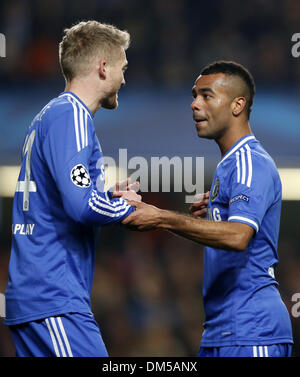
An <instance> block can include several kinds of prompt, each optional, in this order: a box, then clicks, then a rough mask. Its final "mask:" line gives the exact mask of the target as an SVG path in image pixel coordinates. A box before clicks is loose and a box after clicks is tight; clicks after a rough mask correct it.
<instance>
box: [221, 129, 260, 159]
mask: <svg viewBox="0 0 300 377" xmlns="http://www.w3.org/2000/svg"><path fill="white" fill-rule="evenodd" d="M249 140H256V139H255V136H254V135H253V134H248V135H246V136H243V137H242V138H241V139H239V140H238V141H237V142H236V143H235V144H233V146H232V147H231V148H230V149H229V150H228V151H227V152H226V153H225V156H224V157H223V158H222V160H221V161H220V162H219V163H218V166H219V165H221V164H222V162H223V161H225V160H226V159H227V158H228V157H229V156H231V155H232V153H234V152H235V151H236V150H238V149H239V148H241V146H242V145H244V144H245V143H247V141H249Z"/></svg>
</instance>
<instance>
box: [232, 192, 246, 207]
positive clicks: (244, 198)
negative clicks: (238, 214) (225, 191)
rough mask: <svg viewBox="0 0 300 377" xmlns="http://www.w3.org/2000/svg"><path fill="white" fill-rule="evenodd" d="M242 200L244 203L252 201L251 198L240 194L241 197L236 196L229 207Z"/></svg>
mask: <svg viewBox="0 0 300 377" xmlns="http://www.w3.org/2000/svg"><path fill="white" fill-rule="evenodd" d="M240 200H243V201H245V202H247V203H248V202H249V200H250V198H249V196H247V195H243V194H239V195H236V196H234V197H233V198H232V199H231V200H230V202H229V205H231V204H232V203H235V202H238V201H240Z"/></svg>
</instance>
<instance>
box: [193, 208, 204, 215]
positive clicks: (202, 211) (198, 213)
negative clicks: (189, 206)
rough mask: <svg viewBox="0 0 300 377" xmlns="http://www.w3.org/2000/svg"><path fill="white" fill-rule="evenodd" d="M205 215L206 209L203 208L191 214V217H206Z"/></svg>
mask: <svg viewBox="0 0 300 377" xmlns="http://www.w3.org/2000/svg"><path fill="white" fill-rule="evenodd" d="M206 213H207V208H203V209H200V210H199V211H195V212H193V216H196V217H204V216H206Z"/></svg>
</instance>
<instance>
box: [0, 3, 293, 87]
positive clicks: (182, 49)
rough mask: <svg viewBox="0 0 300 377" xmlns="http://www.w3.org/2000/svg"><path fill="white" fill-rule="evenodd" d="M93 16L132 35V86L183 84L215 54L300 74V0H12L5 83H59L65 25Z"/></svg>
mask: <svg viewBox="0 0 300 377" xmlns="http://www.w3.org/2000/svg"><path fill="white" fill-rule="evenodd" d="M88 19H96V20H99V21H101V22H106V23H112V24H115V25H117V26H118V27H120V28H122V29H126V30H128V31H129V32H130V33H131V35H132V45H131V48H130V49H129V50H128V56H129V63H130V66H129V70H128V72H127V78H128V79H130V82H131V83H137V84H140V85H152V84H155V85H157V84H160V85H167V86H171V87H172V86H178V85H181V84H182V83H183V82H185V81H186V80H188V81H189V82H190V80H191V79H192V80H194V78H195V75H196V74H197V73H198V72H199V71H200V69H201V67H203V66H204V65H206V64H207V63H210V62H212V61H214V60H216V59H233V60H237V61H239V62H241V63H242V64H245V65H246V66H247V67H248V68H249V69H250V70H251V72H252V73H253V75H254V77H255V79H256V80H258V81H259V82H263V83H267V84H274V83H275V84H281V83H287V82H290V83H296V82H297V81H299V79H300V65H299V62H298V59H295V58H293V57H292V55H291V48H292V45H293V42H292V41H291V37H292V35H293V34H294V33H296V32H299V31H300V30H299V24H300V2H299V1H298V0H253V1H251V2H242V3H241V2H240V1H238V0H226V1H225V0H216V1H197V0H188V1H184V0H164V1H161V0H151V1H140V0H126V1H123V0H85V1H84V2H83V1H80V0H10V1H2V2H1V4H0V25H1V30H0V32H1V33H3V34H5V36H6V41H7V58H6V59H5V61H4V60H2V62H1V66H0V78H1V81H2V82H4V81H8V82H15V81H17V82H19V81H24V80H25V81H26V80H38V81H39V82H40V81H41V80H58V79H59V78H60V75H59V64H58V42H59V41H60V40H61V38H62V32H63V29H64V28H66V27H70V26H71V25H72V24H73V23H75V22H77V21H79V20H88ZM130 67H131V69H130Z"/></svg>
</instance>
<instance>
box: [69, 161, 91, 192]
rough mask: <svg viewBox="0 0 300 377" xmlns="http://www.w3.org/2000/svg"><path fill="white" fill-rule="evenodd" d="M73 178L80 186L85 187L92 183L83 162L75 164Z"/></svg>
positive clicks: (72, 172)
mask: <svg viewBox="0 0 300 377" xmlns="http://www.w3.org/2000/svg"><path fill="white" fill-rule="evenodd" d="M71 180H72V182H73V183H74V185H76V186H78V187H83V188H85V187H89V186H90V185H91V178H90V175H89V172H88V170H87V169H86V168H85V166H83V165H82V164H78V165H76V166H74V168H73V169H72V171H71Z"/></svg>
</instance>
